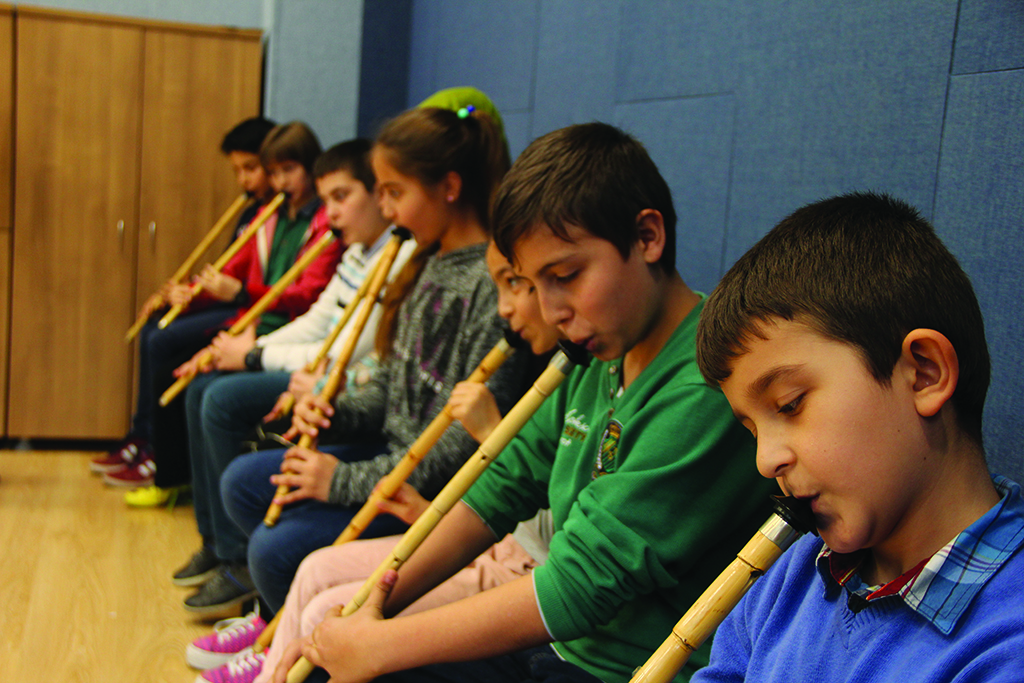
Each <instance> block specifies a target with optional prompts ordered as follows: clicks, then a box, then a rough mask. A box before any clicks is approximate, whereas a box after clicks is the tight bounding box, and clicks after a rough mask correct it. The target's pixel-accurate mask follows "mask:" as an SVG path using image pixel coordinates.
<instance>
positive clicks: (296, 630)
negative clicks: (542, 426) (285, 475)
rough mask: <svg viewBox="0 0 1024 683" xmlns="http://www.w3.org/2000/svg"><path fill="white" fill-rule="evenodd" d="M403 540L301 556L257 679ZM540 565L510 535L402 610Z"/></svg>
mask: <svg viewBox="0 0 1024 683" xmlns="http://www.w3.org/2000/svg"><path fill="white" fill-rule="evenodd" d="M399 539H401V536H386V537H384V538H372V539H367V540H360V541H353V542H352V543H346V544H345V545H339V546H329V547H327V548H321V549H320V550H317V551H316V552H314V553H311V554H310V555H309V556H308V557H307V558H306V559H305V560H303V561H302V564H301V565H299V571H298V573H297V574H296V575H295V579H294V580H293V581H292V585H291V588H290V589H289V590H288V598H287V599H286V600H285V603H284V607H283V608H281V620H280V622H279V623H278V626H277V631H276V632H275V633H274V640H273V642H272V643H271V645H270V648H269V649H268V650H267V659H266V662H264V664H263V671H262V672H261V673H260V675H259V676H258V677H257V678H256V680H255V682H254V683H267V682H268V681H269V680H270V677H271V675H272V674H273V672H274V669H275V668H276V667H277V663H278V661H280V659H281V653H282V651H283V650H284V648H285V646H286V645H287V644H288V643H290V642H291V641H292V640H294V639H296V638H301V637H303V636H305V635H308V634H309V633H311V632H312V631H313V629H314V628H315V627H316V625H317V624H319V623H320V622H321V621H323V618H324V615H325V614H326V613H327V610H329V609H331V608H332V607H335V606H337V605H344V604H345V603H347V602H348V601H349V600H350V599H351V598H352V596H354V595H355V594H356V593H357V592H358V591H359V589H360V588H362V586H363V583H364V582H365V581H366V579H367V578H368V577H369V576H370V575H371V574H372V573H373V572H374V570H376V569H377V567H378V566H380V563H381V562H383V561H384V560H385V558H387V556H388V555H389V554H390V553H391V550H392V549H393V548H394V547H395V546H396V545H397V544H398V541H399ZM536 565H537V563H536V562H534V560H533V558H532V557H530V555H529V554H528V553H527V552H526V551H525V550H523V547H522V546H521V545H519V543H517V542H516V541H515V540H514V539H513V538H512V536H511V535H509V536H506V537H505V538H504V539H502V540H501V541H499V542H498V543H495V544H494V545H492V546H491V547H490V548H488V549H487V551H486V552H485V553H484V554H483V555H480V556H479V557H478V558H476V559H475V560H473V561H472V562H471V563H470V564H469V566H467V567H466V568H465V569H463V570H461V571H460V572H458V573H457V574H455V576H453V577H452V578H450V579H448V580H447V581H445V582H444V583H442V584H441V585H440V586H438V587H437V588H435V589H434V590H432V591H430V592H429V593H427V594H426V595H424V596H423V597H422V598H420V599H419V600H417V601H416V602H414V603H413V604H411V605H409V606H408V607H406V608H405V610H404V611H403V612H402V614H412V613H413V612H423V611H425V610H428V609H433V608H434V607H439V606H440V605H445V604H448V603H450V602H455V601H456V600H461V599H462V598H466V597H469V596H471V595H476V594H477V593H479V592H481V591H485V590H487V589H488V588H494V587H495V586H500V585H501V584H503V583H507V582H508V581H511V580H513V579H517V578H519V577H520V576H525V575H526V574H529V572H530V570H531V569H533V568H534V567H535V566H536Z"/></svg>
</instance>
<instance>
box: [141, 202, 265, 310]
mask: <svg viewBox="0 0 1024 683" xmlns="http://www.w3.org/2000/svg"><path fill="white" fill-rule="evenodd" d="M284 199H285V194H284V193H283V192H282V193H280V194H278V195H277V196H276V197H274V198H273V199H271V200H270V202H268V203H267V205H266V206H264V207H263V208H262V209H260V212H259V213H258V214H257V215H256V217H255V218H253V219H252V222H251V223H249V225H247V226H246V227H245V230H243V231H242V234H241V235H239V236H238V237H237V238H236V239H235V241H234V242H232V243H231V244H230V245H229V246H228V248H227V249H225V250H224V253H223V254H221V255H220V257H219V258H218V259H217V260H216V261H214V262H213V269H214V270H221V269H222V268H224V266H226V265H227V263H228V261H230V260H231V259H232V258H233V257H234V255H235V254H237V253H238V252H239V250H240V249H241V248H242V247H243V246H245V243H246V242H248V241H249V240H250V239H251V238H252V236H253V235H255V234H256V231H257V230H259V229H260V228H261V227H263V224H264V223H266V222H267V219H269V218H270V217H271V216H273V215H274V212H275V211H277V207H279V206H281V203H282V202H283V201H284ZM201 291H203V287H202V285H200V284H198V283H193V284H192V296H193V297H194V296H196V295H197V294H199V292H201ZM184 310H185V306H172V307H171V310H169V311H167V313H166V314H165V315H164V317H162V318H160V322H159V323H157V327H159V328H160V329H161V330H162V329H164V328H165V327H167V326H168V325H170V324H171V323H172V322H173V321H174V319H175V318H177V317H178V316H179V315H181V312H182V311H184Z"/></svg>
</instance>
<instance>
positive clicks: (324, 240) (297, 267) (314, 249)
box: [160, 231, 335, 406]
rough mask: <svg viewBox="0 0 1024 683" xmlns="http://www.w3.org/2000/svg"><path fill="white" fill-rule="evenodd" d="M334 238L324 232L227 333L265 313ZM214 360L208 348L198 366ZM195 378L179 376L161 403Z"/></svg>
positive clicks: (238, 331)
mask: <svg viewBox="0 0 1024 683" xmlns="http://www.w3.org/2000/svg"><path fill="white" fill-rule="evenodd" d="M334 240H335V237H334V233H333V232H330V231H328V232H326V233H324V234H323V236H321V237H320V239H318V240H317V241H316V242H314V243H313V245H312V246H311V247H310V248H309V249H307V250H306V251H305V253H303V254H302V256H300V257H299V258H298V259H297V260H296V261H295V263H294V264H292V267H291V268H289V269H288V270H287V271H286V272H285V274H284V275H282V276H281V278H280V279H279V280H278V281H277V282H275V283H274V285H273V286H272V287H271V288H270V289H269V290H267V293H266V294H264V295H263V296H261V297H260V300H259V301H257V302H256V303H255V304H253V306H252V307H251V308H250V309H249V310H247V311H246V312H245V313H244V314H243V315H242V317H241V318H239V319H238V320H237V321H236V322H235V324H233V325H232V326H231V327H230V328H228V331H227V333H228V334H229V335H231V336H232V337H235V336H238V335H239V334H241V333H242V332H243V331H244V330H245V328H247V327H249V325H251V324H252V323H254V322H255V321H256V319H257V318H259V317H260V316H261V315H263V314H264V313H265V312H266V310H267V309H268V308H270V307H271V306H272V305H273V304H274V302H276V301H277V299H278V297H280V296H281V293H282V292H284V290H285V289H287V288H288V285H290V284H291V283H292V282H294V281H295V280H296V279H297V278H298V277H299V276H300V275H302V271H304V270H305V269H306V268H307V267H308V266H309V264H310V263H312V262H313V261H314V260H315V259H316V258H317V257H318V256H320V254H321V253H322V252H323V250H324V249H326V248H327V247H328V245H330V244H331V242H333V241H334ZM212 360H213V354H212V353H210V351H209V350H207V351H206V352H204V353H203V354H202V355H201V356H200V357H199V362H198V367H200V368H205V367H206V366H207V365H209V364H210V362H211V361H212ZM193 379H195V374H191V375H184V376H182V377H179V378H178V380H177V381H176V382H175V383H174V384H172V385H171V386H170V388H169V389H167V391H165V392H164V393H163V395H162V396H160V405H161V406H166V405H167V404H168V403H170V402H171V401H173V400H174V399H175V397H176V396H177V395H178V394H180V393H181V392H182V391H184V390H185V387H187V386H188V385H189V384H191V383H192V380H193Z"/></svg>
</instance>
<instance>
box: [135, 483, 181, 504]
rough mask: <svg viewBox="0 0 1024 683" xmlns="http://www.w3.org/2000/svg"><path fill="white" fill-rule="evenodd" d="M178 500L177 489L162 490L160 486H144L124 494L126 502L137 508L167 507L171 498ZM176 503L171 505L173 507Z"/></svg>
mask: <svg viewBox="0 0 1024 683" xmlns="http://www.w3.org/2000/svg"><path fill="white" fill-rule="evenodd" d="M172 497H173V498H175V499H177V497H178V491H177V489H162V488H160V487H159V486H143V487H141V488H137V489H133V490H131V491H128V492H127V493H125V494H124V502H126V503H128V504H129V505H131V506H132V507H136V508H155V507H159V506H161V505H166V504H167V503H168V501H170V500H171V498H172ZM173 504H174V503H171V505H173Z"/></svg>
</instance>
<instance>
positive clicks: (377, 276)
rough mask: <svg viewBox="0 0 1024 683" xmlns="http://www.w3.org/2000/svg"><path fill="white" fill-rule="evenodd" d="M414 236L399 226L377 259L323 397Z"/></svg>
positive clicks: (306, 444) (331, 391) (340, 378)
mask: <svg viewBox="0 0 1024 683" xmlns="http://www.w3.org/2000/svg"><path fill="white" fill-rule="evenodd" d="M411 236H412V234H411V233H410V232H409V231H408V230H406V229H405V228H397V229H395V231H394V233H392V235H391V240H390V241H389V242H388V244H387V246H385V247H384V253H382V254H381V256H380V261H378V262H377V266H376V267H375V268H374V270H373V276H372V277H371V278H368V279H369V280H370V281H371V282H370V287H369V289H367V291H366V296H365V297H364V298H363V301H361V302H360V305H359V315H358V316H357V317H356V319H355V322H354V323H352V332H351V334H349V335H348V337H346V338H345V344H344V346H342V348H341V351H340V352H339V353H338V359H337V360H336V361H335V363H334V367H333V368H331V373H330V374H329V375H328V376H327V382H326V383H325V384H324V387H323V389H322V390H321V391H320V398H322V399H324V400H325V401H331V400H333V399H334V397H335V395H336V394H337V393H338V391H339V390H340V389H341V386H342V384H343V382H344V377H345V368H346V367H347V366H348V362H349V361H350V360H351V359H352V354H353V353H354V352H355V350H356V345H357V344H358V343H359V337H360V336H361V335H362V334H363V328H364V327H366V322H367V321H368V320H369V319H370V313H372V312H373V307H374V306H375V305H376V303H377V297H378V296H379V295H380V291H381V290H382V289H383V288H384V283H385V282H387V279H388V273H390V272H391V264H393V263H394V262H395V258H397V257H398V251H399V249H401V247H402V242H404V241H405V240H407V239H409V238H410V237H411ZM313 441H314V440H313V437H311V436H307V435H305V434H303V435H302V437H301V438H300V439H299V443H298V446H299V448H310V447H311V446H312V445H313ZM287 493H288V487H287V486H279V487H277V493H276V494H275V498H276V497H277V496H283V495H285V494H287ZM280 516H281V506H280V505H277V504H274V503H271V504H270V507H269V508H267V515H266V517H264V518H263V523H264V524H266V525H267V526H274V525H275V524H277V520H278V518H280Z"/></svg>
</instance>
